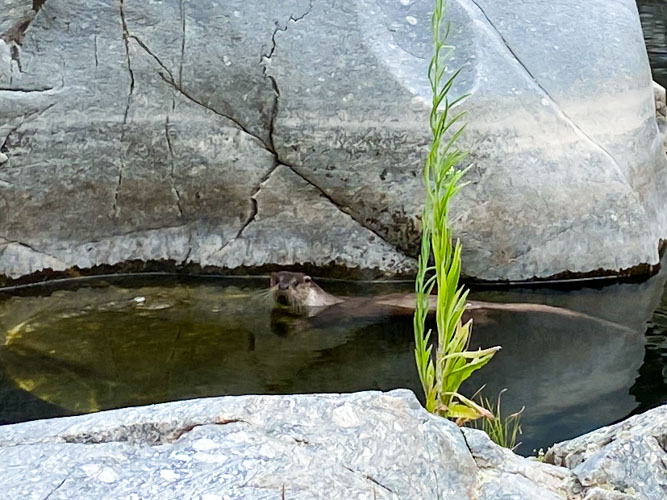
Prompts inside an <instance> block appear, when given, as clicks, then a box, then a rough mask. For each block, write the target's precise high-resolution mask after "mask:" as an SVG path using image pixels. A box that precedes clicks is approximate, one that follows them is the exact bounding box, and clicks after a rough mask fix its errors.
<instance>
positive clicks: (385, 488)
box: [343, 465, 396, 495]
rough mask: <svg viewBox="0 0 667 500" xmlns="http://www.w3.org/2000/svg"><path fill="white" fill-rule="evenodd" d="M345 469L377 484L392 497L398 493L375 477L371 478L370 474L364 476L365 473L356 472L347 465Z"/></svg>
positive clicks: (344, 466)
mask: <svg viewBox="0 0 667 500" xmlns="http://www.w3.org/2000/svg"><path fill="white" fill-rule="evenodd" d="M343 468H344V469H346V470H349V471H350V472H351V473H352V474H355V475H358V476H361V477H363V478H364V479H366V480H367V481H370V482H371V483H373V484H377V485H378V486H379V487H380V488H382V489H383V490H385V491H388V492H389V493H391V494H392V495H396V492H395V491H394V490H392V489H391V488H390V487H389V486H385V485H384V484H382V483H381V482H380V481H378V480H377V479H375V478H374V477H373V476H370V475H369V474H364V473H363V472H360V471H358V470H354V469H352V468H351V467H348V466H347V465H343Z"/></svg>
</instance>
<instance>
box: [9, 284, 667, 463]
mask: <svg viewBox="0 0 667 500" xmlns="http://www.w3.org/2000/svg"><path fill="white" fill-rule="evenodd" d="M666 281H667V272H665V271H663V272H662V273H661V274H659V275H658V276H655V277H653V278H652V279H651V280H649V281H648V282H645V283H642V284H616V285H612V286H607V287H604V288H581V289H578V290H569V291H554V290H544V289H541V290H529V289H524V290H519V289H517V290H512V291H504V292H497V291H496V292H494V291H487V292H479V291H478V292H477V293H475V294H474V297H473V298H477V299H480V300H488V301H499V302H533V303H544V304H550V305H554V306H561V307H568V308H570V309H572V310H575V311H580V312H583V313H585V314H587V315H589V316H590V317H595V318H601V319H604V320H607V321H612V322H614V323H616V324H617V325H618V327H610V326H609V324H608V323H605V322H599V321H597V320H592V319H585V318H584V319H582V318H568V317H561V316H559V315H552V314H544V313H535V312H532V313H515V312H503V311H489V312H487V313H486V314H484V315H482V316H481V317H478V321H477V324H476V326H475V333H474V339H475V343H476V345H482V346H490V345H496V344H500V345H501V346H502V347H503V350H502V351H501V352H500V353H499V354H498V355H497V356H496V358H495V359H494V360H493V361H492V362H491V363H490V364H489V365H488V366H487V367H485V368H484V369H483V370H481V371H479V372H478V373H477V374H476V375H475V377H474V378H473V379H471V380H470V381H469V383H468V384H467V386H466V387H465V388H464V392H467V393H468V394H469V393H471V392H474V391H475V390H476V389H477V388H478V387H479V386H481V385H482V384H486V385H487V387H486V389H485V394H486V395H487V396H489V397H494V396H495V394H497V393H498V391H500V390H501V389H503V388H507V389H508V392H507V393H505V395H504V398H503V405H504V407H505V408H507V409H508V410H516V409H519V408H520V407H521V406H525V407H526V410H525V412H524V418H523V427H524V435H523V436H522V441H523V445H522V446H521V448H520V449H519V451H520V452H522V453H524V454H530V453H532V451H533V449H538V448H540V447H542V448H545V447H547V446H549V445H550V444H552V443H553V442H555V441H559V440H563V439H567V438H570V437H573V436H575V435H577V434H580V433H583V432H586V431H588V430H591V429H593V428H595V427H598V426H601V425H605V424H609V423H611V422H614V421H616V420H619V419H621V418H623V417H626V416H627V415H629V414H631V413H633V412H634V411H636V410H638V409H645V408H649V407H652V406H655V405H657V404H659V403H660V402H662V401H664V400H665V398H666V396H667V385H666V382H665V380H666V373H665V357H666V356H667V342H666V341H665V338H666V334H667V294H665V295H664V296H663V291H664V288H665V282H666ZM321 284H322V285H323V287H325V288H326V289H328V290H329V291H331V292H333V293H337V294H343V295H351V294H352V295H378V294H384V293H391V292H395V291H397V290H405V291H409V288H410V284H408V283H404V284H354V283H349V282H348V283H346V282H331V281H329V282H327V281H323V282H321ZM266 286H267V281H266V280H264V279H242V280H241V279H229V278H184V277H175V276H141V277H115V278H95V279H90V280H85V281H75V282H69V283H60V284H51V285H46V286H40V287H30V288H27V289H22V290H19V291H15V292H14V293H13V294H9V293H4V294H3V295H2V296H1V301H0V423H11V422H19V421H24V420H30V419H37V418H45V417H54V416H60V415H70V414H76V413H85V412H93V411H98V410H103V409H108V408H116V407H122V406H132V405H142V404H148V403H154V402H161V401H171V400H177V399H186V398H194V397H202V396H217V395H223V394H285V393H308V392H349V391H360V390H368V389H379V390H389V389H393V388H397V387H408V388H411V389H412V390H414V391H415V392H416V393H417V394H419V392H420V388H419V382H418V379H417V375H416V371H415V368H414V358H413V353H412V349H413V342H412V320H411V318H410V317H409V316H408V317H405V316H377V315H367V316H366V315H363V314H355V315H353V316H349V315H348V316H344V315H337V314H328V315H325V316H322V317H316V318H314V319H299V318H295V317H293V316H289V315H285V314H281V313H278V312H276V311H275V310H273V304H272V301H271V299H270V298H268V297H266V296H265V295H262V294H261V293H260V292H261V290H265V289H266ZM661 300H662V302H661Z"/></svg>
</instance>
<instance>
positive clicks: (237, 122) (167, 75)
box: [128, 34, 275, 154]
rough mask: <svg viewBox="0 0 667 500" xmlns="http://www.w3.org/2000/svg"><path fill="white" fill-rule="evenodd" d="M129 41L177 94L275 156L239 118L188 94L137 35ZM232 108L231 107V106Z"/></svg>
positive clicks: (129, 35) (130, 35)
mask: <svg viewBox="0 0 667 500" xmlns="http://www.w3.org/2000/svg"><path fill="white" fill-rule="evenodd" d="M128 39H132V40H134V41H136V42H137V44H138V45H139V47H141V48H142V49H143V50H144V51H145V52H146V53H147V54H148V55H149V56H150V57H151V58H152V59H153V60H154V61H155V62H156V63H157V64H158V65H159V66H160V67H161V68H162V69H163V71H164V73H162V72H160V71H158V75H159V76H160V78H161V79H162V80H163V81H164V82H165V83H167V84H168V85H169V86H171V87H172V88H173V89H174V90H176V91H177V92H179V93H180V94H181V95H183V97H185V98H186V99H188V100H189V101H192V102H194V103H195V104H197V105H199V106H201V107H203V108H206V109H208V110H209V111H211V112H213V113H215V114H216V115H218V116H221V117H223V118H225V119H227V120H230V121H231V122H232V123H233V124H234V125H236V127H237V128H238V129H240V130H241V131H242V132H245V133H246V134H248V135H249V136H250V137H252V138H254V139H256V140H257V141H259V143H260V144H261V146H262V147H263V148H264V149H266V150H267V151H268V152H269V153H271V154H275V153H274V152H273V151H272V150H271V149H270V147H269V146H268V145H267V144H266V143H265V142H264V140H262V138H261V137H259V136H257V135H256V134H253V133H252V132H251V131H250V130H248V128H247V127H246V126H245V125H243V123H241V121H240V120H239V119H238V118H235V117H233V116H232V115H230V114H227V113H224V112H222V111H220V110H218V109H216V108H213V107H211V106H209V105H207V104H205V103H203V102H202V101H200V100H199V99H197V98H196V97H194V96H193V95H192V94H190V93H188V92H187V91H186V90H185V89H184V88H183V87H182V86H181V85H179V83H178V81H177V79H176V78H175V77H174V74H173V73H172V71H171V70H170V69H169V68H168V67H167V65H166V64H164V63H163V62H162V60H161V59H160V58H159V57H158V56H157V55H155V54H154V53H153V51H152V50H151V49H150V48H149V47H148V45H146V44H145V43H144V42H143V41H142V40H141V39H140V38H139V37H138V36H137V35H134V34H128ZM230 107H231V106H230Z"/></svg>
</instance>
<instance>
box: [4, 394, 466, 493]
mask: <svg viewBox="0 0 667 500" xmlns="http://www.w3.org/2000/svg"><path fill="white" fill-rule="evenodd" d="M3 431H5V432H3V433H2V437H1V438H0V447H2V448H1V449H2V456H3V460H2V463H1V464H0V469H2V470H3V472H6V473H4V474H3V475H2V477H0V486H2V488H3V492H4V495H5V496H6V498H43V497H44V496H45V495H47V494H49V492H51V493H52V494H51V497H50V498H52V499H53V498H82V497H85V498H101V497H105V498H157V497H159V498H281V496H282V495H283V494H284V497H285V498H409V497H413V498H438V497H440V498H470V495H471V492H472V491H473V486H474V482H475V474H476V471H477V466H476V465H475V462H474V461H473V459H472V457H471V456H470V454H469V452H468V449H467V447H466V444H465V440H464V439H463V436H462V434H461V433H460V431H459V430H458V429H457V427H456V426H455V425H454V424H452V423H450V422H447V421H444V420H442V419H439V418H436V417H433V416H431V415H429V414H427V413H426V412H425V411H424V410H422V409H421V407H420V406H419V403H418V402H417V400H416V399H415V398H414V396H412V395H411V393H407V392H406V391H402V392H401V391H399V392H392V393H388V394H380V393H359V394H353V395H347V396H337V395H312V396H284V397H276V396H273V397H271V396H247V397H229V398H216V399H205V400H194V401H189V402H179V403H168V404H163V405H157V406H150V407H144V408H132V409H124V410H118V411H111V412H103V413H100V414H95V415H89V416H84V417H74V418H65V419H56V420H53V421H50V422H49V425H44V423H43V422H39V421H38V422H30V423H26V424H19V425H14V426H8V427H5V428H3ZM406 446H409V448H410V450H411V451H410V453H406V452H405V451H406ZM443 463H446V464H447V467H443V466H442V464H443ZM33 478H34V479H36V481H34V479H33ZM132 495H134V497H133V496H132ZM206 495H210V496H208V497H207V496H206ZM213 495H217V496H213Z"/></svg>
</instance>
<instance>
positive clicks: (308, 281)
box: [303, 276, 313, 283]
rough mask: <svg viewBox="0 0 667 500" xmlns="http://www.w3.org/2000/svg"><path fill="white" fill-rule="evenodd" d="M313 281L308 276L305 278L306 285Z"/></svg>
mask: <svg viewBox="0 0 667 500" xmlns="http://www.w3.org/2000/svg"><path fill="white" fill-rule="evenodd" d="M311 281H313V280H311V279H310V276H306V277H305V278H303V282H304V283H310V282H311Z"/></svg>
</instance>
